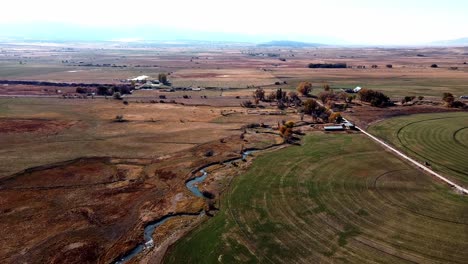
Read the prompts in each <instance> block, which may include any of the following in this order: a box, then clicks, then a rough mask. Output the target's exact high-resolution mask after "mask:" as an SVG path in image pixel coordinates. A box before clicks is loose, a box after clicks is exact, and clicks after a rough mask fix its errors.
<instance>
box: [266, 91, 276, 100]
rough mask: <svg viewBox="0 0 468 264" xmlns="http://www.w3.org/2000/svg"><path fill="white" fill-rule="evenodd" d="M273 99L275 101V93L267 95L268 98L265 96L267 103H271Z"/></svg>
mask: <svg viewBox="0 0 468 264" xmlns="http://www.w3.org/2000/svg"><path fill="white" fill-rule="evenodd" d="M275 99H276V92H271V93H269V94H268V96H267V100H268V101H270V102H272V101H274V100H275Z"/></svg>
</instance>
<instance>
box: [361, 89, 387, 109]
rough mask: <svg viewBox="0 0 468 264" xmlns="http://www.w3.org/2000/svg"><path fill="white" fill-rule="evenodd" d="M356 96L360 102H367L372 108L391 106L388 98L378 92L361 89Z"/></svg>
mask: <svg viewBox="0 0 468 264" xmlns="http://www.w3.org/2000/svg"><path fill="white" fill-rule="evenodd" d="M358 95H359V98H360V100H361V101H364V102H368V103H370V104H371V105H372V106H376V107H385V106H390V105H392V104H393V103H392V101H390V98H389V97H388V96H386V95H385V94H383V93H381V92H379V91H374V90H371V89H361V90H360V91H359V93H358Z"/></svg>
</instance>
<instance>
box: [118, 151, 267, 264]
mask: <svg viewBox="0 0 468 264" xmlns="http://www.w3.org/2000/svg"><path fill="white" fill-rule="evenodd" d="M254 151H258V150H256V149H250V150H246V151H244V152H242V158H236V159H230V160H227V161H225V162H223V164H228V163H232V162H235V161H241V160H246V159H247V156H249V155H250V154H252V153H253V152H254ZM210 166H213V165H212V164H210V165H207V166H205V167H203V168H202V169H200V173H201V174H202V175H201V176H198V177H195V178H193V179H191V180H188V181H187V182H186V183H185V186H186V187H187V189H188V190H189V191H190V192H191V193H192V194H193V195H195V196H197V197H203V198H205V196H204V195H203V193H202V192H201V191H200V189H199V188H198V184H199V183H201V182H203V181H204V180H205V179H206V178H207V177H208V172H206V169H207V168H208V167H210ZM204 214H205V212H204V211H201V212H199V213H179V214H168V215H165V216H163V217H161V218H160V219H157V220H155V221H151V222H149V223H148V224H147V225H146V226H145V229H144V233H143V234H144V240H145V242H144V243H140V244H138V245H137V246H135V247H134V248H133V249H131V250H130V251H128V252H127V253H125V254H124V255H123V256H121V257H119V259H118V260H116V261H115V262H114V263H115V264H124V263H127V262H128V261H129V260H131V259H132V258H134V257H135V256H137V255H138V254H140V253H141V252H143V251H144V250H145V249H149V248H152V247H154V241H153V233H154V231H155V230H156V228H158V227H159V226H161V225H162V224H164V223H165V222H167V221H168V220H169V219H171V218H175V217H182V216H197V215H198V216H203V215H204Z"/></svg>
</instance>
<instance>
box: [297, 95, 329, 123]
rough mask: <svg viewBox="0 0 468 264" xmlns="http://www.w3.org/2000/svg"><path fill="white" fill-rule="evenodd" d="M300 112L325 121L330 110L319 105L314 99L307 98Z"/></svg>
mask: <svg viewBox="0 0 468 264" xmlns="http://www.w3.org/2000/svg"><path fill="white" fill-rule="evenodd" d="M302 112H303V113H304V114H306V115H310V116H312V117H313V118H314V120H317V118H320V119H322V120H323V121H327V120H328V117H329V116H330V112H329V111H328V110H327V109H326V108H325V107H324V106H321V105H320V104H319V103H318V102H317V101H316V100H315V99H307V100H306V101H305V102H304V106H303V107H302Z"/></svg>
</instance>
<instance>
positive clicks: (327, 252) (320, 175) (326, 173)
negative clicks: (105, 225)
mask: <svg viewBox="0 0 468 264" xmlns="http://www.w3.org/2000/svg"><path fill="white" fill-rule="evenodd" d="M467 201H468V200H467V198H466V197H463V196H459V195H457V194H455V193H454V192H452V191H451V190H450V189H449V188H446V187H445V186H443V185H442V184H440V183H438V182H436V181H434V180H433V179H431V178H430V177H429V176H427V175H424V174H422V173H421V172H419V171H418V170H416V169H414V168H413V167H411V166H409V165H407V164H405V163H404V162H402V161H401V160H399V159H397V158H395V157H394V156H392V155H391V154H390V153H387V152H385V151H384V150H383V149H382V148H381V147H380V146H378V145H376V144H374V143H373V142H371V141H370V140H369V139H367V138H364V136H363V135H324V134H321V133H313V134H311V135H309V136H308V137H306V138H305V140H304V145H303V146H302V147H290V148H287V149H283V150H279V151H276V152H273V153H268V154H264V155H261V156H259V157H257V158H256V160H255V161H254V163H253V165H252V167H251V168H250V169H249V170H248V171H247V172H246V173H244V174H242V175H241V176H239V177H238V178H236V179H235V181H234V182H233V184H232V188H231V190H230V191H229V192H227V193H226V194H225V195H223V202H222V207H221V208H222V209H221V212H220V213H219V214H218V215H216V216H215V217H214V218H213V219H212V220H210V221H208V222H206V223H204V224H202V225H201V226H200V227H199V229H197V230H195V231H193V232H192V233H190V234H189V235H188V236H187V237H185V238H184V239H182V240H181V241H179V242H178V243H176V245H175V246H174V247H173V248H172V249H171V251H170V254H168V256H167V257H166V259H165V261H166V263H217V262H218V261H221V262H223V263H239V262H245V263H256V262H273V263H282V262H289V263H312V262H351V263H362V262H373V261H377V262H380V263H395V262H399V263H406V262H419V263H422V262H424V263H428V262H430V263H442V262H451V263H463V262H464V261H465V260H466V259H467V257H468V256H467V255H466V251H465V250H464V248H466V247H467V246H468V233H467V232H466V226H467V224H468V223H467V222H466V219H467V211H466V203H467Z"/></svg>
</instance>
